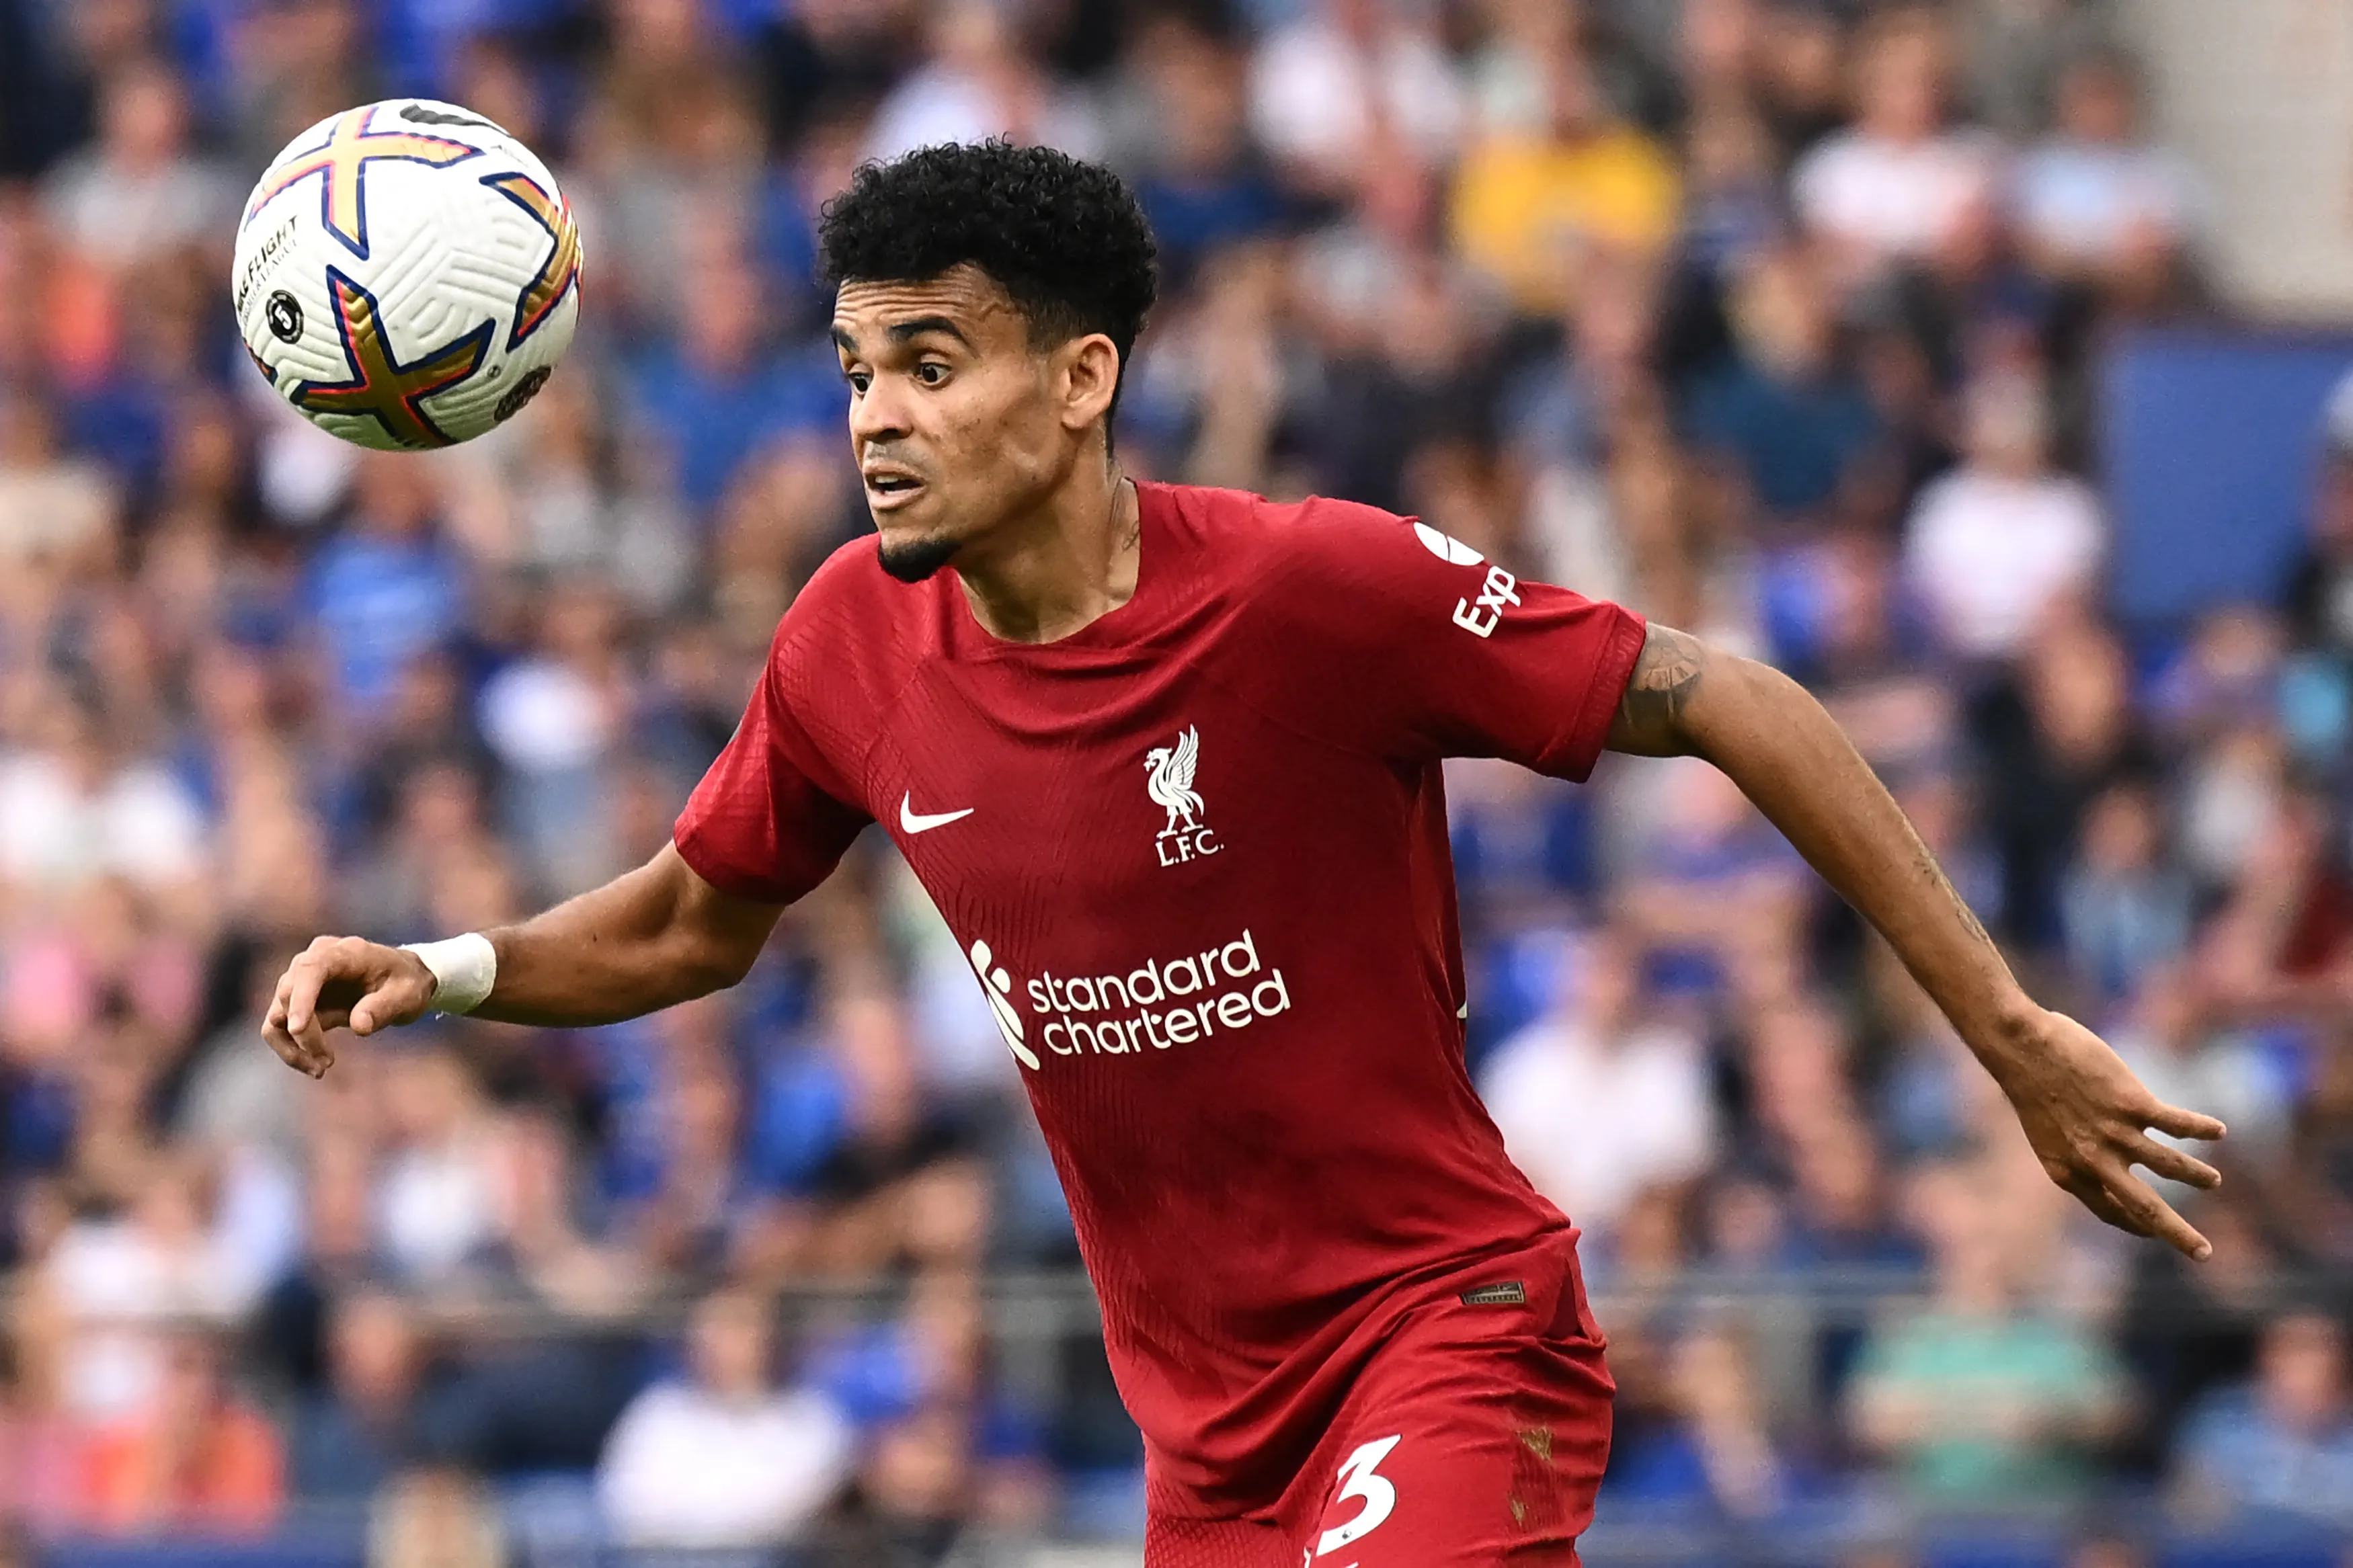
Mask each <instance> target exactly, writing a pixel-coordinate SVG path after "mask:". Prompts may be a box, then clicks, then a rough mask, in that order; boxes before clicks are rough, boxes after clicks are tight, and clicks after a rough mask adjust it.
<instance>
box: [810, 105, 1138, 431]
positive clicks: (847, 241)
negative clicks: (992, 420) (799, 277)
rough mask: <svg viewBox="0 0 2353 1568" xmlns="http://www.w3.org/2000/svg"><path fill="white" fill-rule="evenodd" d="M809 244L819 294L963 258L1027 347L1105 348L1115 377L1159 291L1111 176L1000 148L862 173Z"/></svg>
mask: <svg viewBox="0 0 2353 1568" xmlns="http://www.w3.org/2000/svg"><path fill="white" fill-rule="evenodd" d="M1156 249H1157V247H1155V245H1154V243H1153V238H1152V226H1151V225H1150V224H1149V223H1147V222H1145V216H1144V209H1143V207H1142V206H1140V205H1137V202H1136V199H1135V196H1134V193H1133V192H1131V191H1129V189H1128V188H1127V186H1126V185H1125V184H1124V183H1122V182H1121V180H1120V177H1119V176H1118V175H1117V174H1113V173H1112V172H1111V171H1110V170H1109V169H1106V168H1104V167H1103V165H1101V164H1100V163H1083V162H1082V161H1080V160H1079V159H1076V158H1073V157H1071V155H1070V154H1069V153H1060V152H1057V151H1055V150H1054V149H1053V148H1051V147H1021V146H1016V145H1015V144H1014V143H1012V142H1007V141H993V142H971V143H963V144H954V145H946V146H939V147H923V148H918V149H917V150H916V151H914V152H913V153H906V154H904V155H903V156H901V157H898V158H894V159H892V160H891V161H890V162H889V163H865V164H861V165H860V167H859V170H858V172H857V173H856V174H853V175H852V176H851V177H850V182H849V189H848V190H846V191H844V192H842V193H841V194H840V195H837V196H835V197H834V198H833V199H832V200H830V201H828V202H827V203H826V204H825V210H824V213H823V216H822V217H821V219H820V222H819V225H818V250H819V257H820V261H821V266H822V273H823V277H824V280H825V285H826V287H827V288H828V289H834V288H839V287H840V285H842V284H843V283H845V282H885V281H889V282H898V281H906V280H913V279H927V278H936V277H938V276H939V275H940V274H941V273H943V272H945V271H947V270H948V269H949V268H952V267H955V266H958V265H960V264H962V263H965V262H969V263H971V264H972V265H973V266H974V267H976V268H979V269H980V270H981V271H983V272H985V273H987V275H988V276H989V277H990V278H992V279H995V280H996V281H997V284H998V286H1000V287H1001V288H1003V289H1004V290H1005V291H1006V293H1008V295H1010V296H1012V299H1013V303H1014V306H1015V308H1016V309H1018V310H1020V312H1021V314H1022V316H1023V318H1024V319H1025V320H1026V321H1028V322H1029V335H1030V341H1031V342H1038V343H1061V342H1069V341H1070V340H1071V339H1072V338H1075V337H1080V336H1082V335H1084V334H1086V333H1088V332H1101V333H1103V335H1104V336H1105V337H1108V338H1109V339H1111V341H1112V342H1113V344H1114V345H1115V346H1116V347H1117V348H1118V350H1119V364H1120V379H1121V381H1122V382H1124V381H1125V380H1126V377H1127V358H1128V353H1129V351H1130V350H1132V349H1133V348H1134V346H1135V338H1136V334H1137V333H1138V332H1140V331H1143V330H1144V318H1145V313H1146V312H1148V311H1149V310H1151V309H1152V301H1153V300H1154V298H1155V294H1156V293H1157V291H1158V282H1159V275H1158V268H1157V267H1156V265H1155V252H1156ZM1118 409H1119V391H1118V388H1117V387H1116V386H1114V387H1113V392H1112V412H1113V413H1114V414H1116V413H1117V412H1118Z"/></svg>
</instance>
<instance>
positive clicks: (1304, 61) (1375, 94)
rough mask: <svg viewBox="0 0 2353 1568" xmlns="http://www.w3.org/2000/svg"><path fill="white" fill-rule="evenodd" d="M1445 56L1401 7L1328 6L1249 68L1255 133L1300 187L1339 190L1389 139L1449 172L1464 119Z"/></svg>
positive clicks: (1371, 3) (1282, 34) (1336, 2)
mask: <svg viewBox="0 0 2353 1568" xmlns="http://www.w3.org/2000/svg"><path fill="white" fill-rule="evenodd" d="M1463 97H1464V94H1463V88H1462V82H1461V79H1459V78H1458V77H1457V76H1456V74H1455V69H1454V67H1453V65H1452V64H1451V62H1450V61H1449V60H1448V58H1447V56H1446V52H1445V50H1443V49H1442V48H1440V47H1439V45H1438V41H1437V39H1436V38H1434V37H1431V35H1430V29H1429V27H1428V26H1425V25H1424V22H1423V19H1422V18H1421V17H1419V16H1417V15H1415V7H1413V6H1410V5H1404V4H1401V3H1400V0H1321V4H1319V5H1316V6H1314V9H1313V13H1312V14H1311V15H1310V16H1305V17H1303V18H1302V19H1301V20H1299V21H1297V22H1295V23H1293V24H1292V25H1291V26H1285V27H1281V28H1278V29H1276V30H1275V31H1273V32H1271V33H1269V34H1268V35H1267V36H1266V37H1265V39H1264V40H1263V41H1262V42H1261V44H1260V45H1259V46H1258V48H1257V50H1256V52H1255V54H1254V55H1253V57H1252V58H1251V60H1250V130H1251V132H1252V133H1253V134H1255V135H1256V137H1257V138H1258V141H1259V142H1260V144H1261V145H1262V146H1264V147H1265V148H1266V150H1267V151H1268V152H1269V153H1272V154H1273V156H1274V158H1275V160H1276V161H1277V162H1278V163H1282V164H1283V165H1284V166H1285V167H1286V168H1287V169H1289V170H1290V171H1291V172H1292V174H1293V178H1294V179H1296V180H1301V181H1304V182H1305V183H1306V184H1310V185H1314V186H1318V187H1324V188H1332V189H1337V188H1339V187H1342V186H1344V185H1345V184H1349V183H1350V182H1351V181H1352V180H1353V179H1354V178H1355V177H1356V174H1357V173H1358V165H1359V163H1361V161H1362V160H1363V158H1364V156H1365V153H1366V148H1367V147H1368V146H1370V145H1373V144H1375V143H1376V142H1377V140H1378V138H1377V134H1376V133H1377V132H1383V131H1386V132H1388V134H1389V135H1391V136H1393V137H1394V138H1395V139H1396V141H1397V143H1398V145H1399V146H1401V147H1402V148H1403V149H1404V150H1405V151H1407V152H1409V153H1411V154H1413V155H1414V156H1416V157H1418V158H1419V159H1421V160H1422V161H1423V162H1425V163H1442V162H1443V161H1444V160H1445V159H1446V158H1447V157H1448V155H1449V154H1451V153H1452V152H1453V150H1454V147H1455V144H1456V142H1457V140H1458V139H1459V138H1460V136H1461V132H1462V122H1463V119H1464V105H1463Z"/></svg>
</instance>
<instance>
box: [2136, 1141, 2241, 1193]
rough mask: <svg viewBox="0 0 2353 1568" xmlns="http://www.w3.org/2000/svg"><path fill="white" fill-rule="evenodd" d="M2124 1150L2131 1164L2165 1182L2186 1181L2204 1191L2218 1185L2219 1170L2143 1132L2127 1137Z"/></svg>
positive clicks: (2220, 1182) (2219, 1178)
mask: <svg viewBox="0 0 2353 1568" xmlns="http://www.w3.org/2000/svg"><path fill="white" fill-rule="evenodd" d="M2126 1154H2127V1155H2128V1156H2129V1158H2130V1159H2131V1160H2132V1163H2134V1164H2136V1165H2138V1166H2140V1167H2141V1168H2142V1169H2144V1170H2147V1171H2152V1172H2154V1173H2157V1174H2158V1175H2160V1176H2163V1177H2165V1178H2166V1179H2167V1180H2168V1181H2173V1182H2182V1183H2186V1184H2189V1185H2190V1186H2193V1187H2202V1188H2204V1189H2205V1190H2206V1191H2208V1192H2211V1191H2213V1190H2214V1189H2215V1188H2216V1187H2219V1186H2221V1184H2222V1173H2221V1172H2220V1171H2218V1170H2216V1169H2215V1168H2214V1167H2213V1166H2211V1165H2210V1164H2208V1163H2206V1162H2205V1161H2203V1160H2201V1159H2200V1158H2199V1157H2198V1156H2197V1155H2195V1154H2191V1153H2189V1152H2186V1151H2183V1150H2180V1149H2176V1148H2175V1147H2173V1145H2171V1144H2170V1143H2160V1142H2158V1141H2157V1140H2156V1139H2154V1138H2151V1137H2148V1136H2147V1135H2146V1134H2142V1135H2137V1136H2135V1137H2133V1138H2131V1139H2129V1140H2127V1148H2126Z"/></svg>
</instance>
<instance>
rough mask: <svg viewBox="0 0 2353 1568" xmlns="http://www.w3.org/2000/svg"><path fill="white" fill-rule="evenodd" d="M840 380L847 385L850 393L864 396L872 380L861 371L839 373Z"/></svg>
mask: <svg viewBox="0 0 2353 1568" xmlns="http://www.w3.org/2000/svg"><path fill="white" fill-rule="evenodd" d="M841 379H842V380H844V381H846V382H848V383H849V390H850V391H852V392H855V393H857V394H858V395H860V396H864V395H865V393H866V388H867V385H868V384H870V383H871V382H872V381H873V379H874V378H873V377H872V376H871V375H869V374H866V373H865V372H864V371H862V370H845V371H843V372H842V373H841Z"/></svg>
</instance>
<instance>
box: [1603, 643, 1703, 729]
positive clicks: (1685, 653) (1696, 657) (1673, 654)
mask: <svg viewBox="0 0 2353 1568" xmlns="http://www.w3.org/2000/svg"><path fill="white" fill-rule="evenodd" d="M1706 654H1707V649H1706V647H1705V646H1704V644H1702V643H1701V642H1700V640H1699V638H1697V637H1693V636H1692V635H1690V634H1689V633H1688V632H1679V631H1677V630H1675V629H1674V628H1673V627H1672V626H1659V625H1657V624H1656V623H1653V624H1652V625H1651V628H1650V632H1649V634H1648V636H1646V637H1644V639H1643V642H1642V652H1641V656H1640V657H1639V658H1636V659H1635V661H1634V673H1633V676H1632V677H1631V678H1630V679H1629V680H1628V681H1627V682H1626V695H1625V696H1624V697H1622V698H1620V700H1619V702H1618V717H1617V719H1616V721H1613V722H1612V723H1611V725H1610V726H1609V749H1610V750H1611V751H1613V752H1631V753H1633V754H1634V755H1636V756H1644V757H1670V756H1679V755H1682V754H1683V753H1684V752H1689V751H1690V750H1691V745H1690V742H1688V741H1687V740H1686V739H1685V738H1684V736H1683V710H1684V709H1685V708H1687V707H1689V706H1690V704H1691V700H1692V697H1693V695H1694V693H1695V692H1697V691H1698V690H1699V679H1700V669H1701V666H1702V665H1703V664H1704V662H1705V658H1706Z"/></svg>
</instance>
